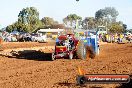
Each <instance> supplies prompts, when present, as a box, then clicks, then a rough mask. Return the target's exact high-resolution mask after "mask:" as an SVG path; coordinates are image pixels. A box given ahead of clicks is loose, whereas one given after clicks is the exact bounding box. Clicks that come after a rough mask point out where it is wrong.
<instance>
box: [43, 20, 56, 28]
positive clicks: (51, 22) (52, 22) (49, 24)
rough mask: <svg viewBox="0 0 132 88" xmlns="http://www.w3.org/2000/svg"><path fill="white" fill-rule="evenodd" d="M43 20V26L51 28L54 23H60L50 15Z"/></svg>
mask: <svg viewBox="0 0 132 88" xmlns="http://www.w3.org/2000/svg"><path fill="white" fill-rule="evenodd" d="M41 22H42V25H43V28H51V27H52V25H55V24H58V22H57V21H55V20H54V19H53V18H50V17H43V18H42V19H41Z"/></svg>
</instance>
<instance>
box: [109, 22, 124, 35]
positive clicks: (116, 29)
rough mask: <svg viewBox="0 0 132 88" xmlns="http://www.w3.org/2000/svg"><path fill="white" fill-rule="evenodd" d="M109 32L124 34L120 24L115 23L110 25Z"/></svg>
mask: <svg viewBox="0 0 132 88" xmlns="http://www.w3.org/2000/svg"><path fill="white" fill-rule="evenodd" d="M109 31H110V32H111V33H122V32H124V28H123V26H122V25H121V24H120V22H115V23H112V24H111V26H110V28H109Z"/></svg>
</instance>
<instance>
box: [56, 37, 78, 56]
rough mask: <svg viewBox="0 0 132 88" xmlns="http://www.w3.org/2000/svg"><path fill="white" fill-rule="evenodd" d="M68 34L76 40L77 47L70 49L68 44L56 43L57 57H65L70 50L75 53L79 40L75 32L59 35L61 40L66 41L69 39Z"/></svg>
mask: <svg viewBox="0 0 132 88" xmlns="http://www.w3.org/2000/svg"><path fill="white" fill-rule="evenodd" d="M68 35H70V37H71V38H72V40H73V41H74V47H75V48H74V49H72V50H68V48H67V46H58V45H55V56H56V58H59V57H64V56H66V57H67V56H68V55H69V53H70V52H72V53H75V51H76V46H77V44H78V41H79V40H78V39H76V38H75V37H74V35H73V34H67V35H61V36H59V37H58V39H59V42H62V41H66V40H67V39H68V37H67V36H68ZM60 54H62V55H63V56H61V55H60Z"/></svg>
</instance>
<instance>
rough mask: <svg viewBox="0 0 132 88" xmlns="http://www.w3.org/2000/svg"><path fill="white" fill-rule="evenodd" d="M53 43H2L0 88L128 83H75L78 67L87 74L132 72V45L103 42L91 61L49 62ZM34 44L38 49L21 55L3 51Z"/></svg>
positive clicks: (108, 87)
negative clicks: (12, 54) (97, 53)
mask: <svg viewBox="0 0 132 88" xmlns="http://www.w3.org/2000/svg"><path fill="white" fill-rule="evenodd" d="M53 45H54V43H31V42H26V43H3V44H2V45H1V51H0V88H116V87H117V86H118V87H119V86H120V87H124V88H126V85H120V84H86V85H84V86H83V87H82V86H78V85H76V76H77V75H78V74H79V73H78V67H80V68H81V69H83V70H84V71H85V73H87V74H132V44H104V45H101V46H100V55H99V56H97V57H96V58H95V59H91V60H80V59H73V60H68V59H63V58H62V59H57V60H55V61H50V59H51V54H50V50H49V48H50V49H52V47H47V48H44V47H45V46H53ZM34 47H39V48H38V50H36V51H35V50H31V51H30V50H29V49H28V51H27V52H26V53H23V54H21V55H14V56H11V55H8V54H3V52H6V50H7V49H8V50H9V51H10V50H12V49H13V50H22V49H20V48H31V49H32V48H34ZM42 47H43V49H41V48H42ZM34 49H36V48H34ZM40 49H41V50H40ZM9 51H8V53H9ZM24 51H26V50H24ZM24 51H21V53H22V52H24ZM44 52H45V53H44ZM46 52H47V53H46ZM129 86H130V85H129ZM128 88H131V87H128Z"/></svg>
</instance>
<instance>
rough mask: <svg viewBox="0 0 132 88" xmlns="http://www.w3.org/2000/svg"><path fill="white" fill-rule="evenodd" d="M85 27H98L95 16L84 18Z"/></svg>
mask: <svg viewBox="0 0 132 88" xmlns="http://www.w3.org/2000/svg"><path fill="white" fill-rule="evenodd" d="M83 28H84V29H94V28H96V20H95V18H94V17H85V19H84V20H83Z"/></svg>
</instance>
